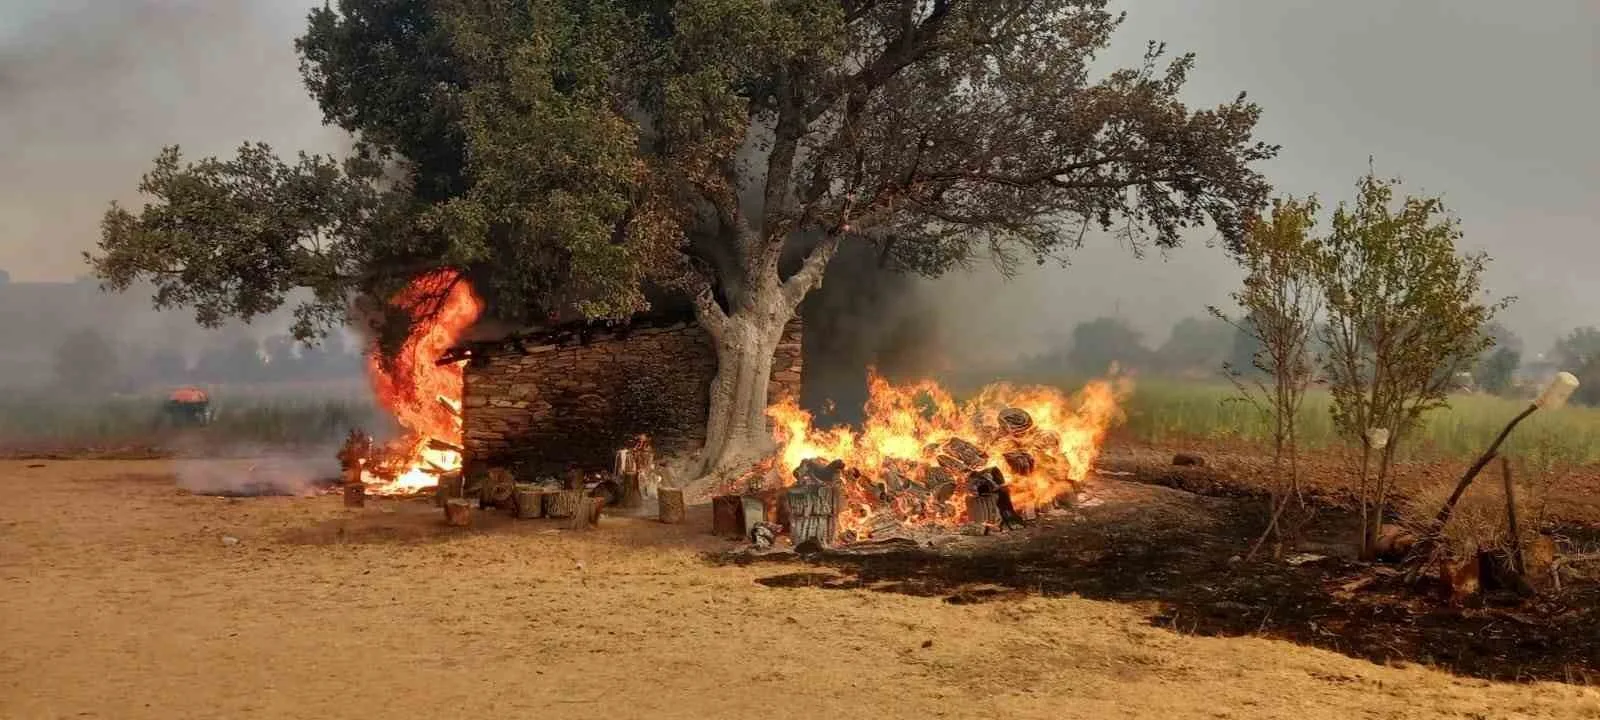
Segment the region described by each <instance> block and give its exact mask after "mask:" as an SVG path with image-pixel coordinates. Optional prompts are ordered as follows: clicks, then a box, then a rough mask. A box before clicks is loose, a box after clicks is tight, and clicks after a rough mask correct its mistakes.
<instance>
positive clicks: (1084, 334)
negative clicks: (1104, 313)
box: [1067, 317, 1150, 375]
mask: <svg viewBox="0 0 1600 720" xmlns="http://www.w3.org/2000/svg"><path fill="white" fill-rule="evenodd" d="M1149 357H1150V350H1149V348H1146V347H1145V346H1144V338H1143V337H1142V336H1141V335H1140V334H1139V331H1138V330H1135V329H1134V328H1133V326H1132V325H1129V324H1128V321H1126V320H1123V319H1122V318H1114V317H1099V318H1095V319H1093V320H1090V321H1088V322H1081V323H1078V325H1077V326H1076V327H1074V328H1072V345H1071V346H1070V347H1069V348H1068V349H1067V364H1068V366H1069V367H1071V368H1072V370H1073V372H1079V373H1088V374H1091V375H1094V374H1099V373H1103V372H1105V371H1106V370H1107V369H1108V368H1110V367H1111V366H1112V365H1113V364H1115V365H1118V366H1121V367H1125V368H1126V367H1134V368H1137V367H1142V366H1144V365H1145V364H1146V363H1147V362H1148V361H1149Z"/></svg>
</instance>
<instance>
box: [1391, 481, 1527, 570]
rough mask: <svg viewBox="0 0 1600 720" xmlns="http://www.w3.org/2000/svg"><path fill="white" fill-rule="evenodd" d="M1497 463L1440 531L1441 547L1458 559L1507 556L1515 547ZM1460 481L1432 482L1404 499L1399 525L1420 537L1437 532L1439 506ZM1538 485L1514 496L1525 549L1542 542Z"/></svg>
mask: <svg viewBox="0 0 1600 720" xmlns="http://www.w3.org/2000/svg"><path fill="white" fill-rule="evenodd" d="M1491 474H1493V475H1498V474H1499V469H1498V467H1497V466H1496V465H1495V464H1491V465H1490V467H1488V468H1485V469H1484V472H1483V475H1480V476H1479V477H1478V480H1477V481H1476V482H1474V483H1473V485H1472V486H1471V487H1469V488H1467V491H1466V493H1465V494H1463V495H1462V496H1461V499H1460V501H1458V502H1457V503H1456V506H1455V509H1454V510H1453V511H1452V512H1451V515H1450V520H1449V522H1447V523H1446V524H1445V526H1444V529H1443V531H1442V533H1441V542H1442V545H1443V547H1442V549H1443V550H1444V551H1445V552H1446V553H1447V554H1448V555H1449V556H1450V557H1453V558H1458V559H1459V558H1469V557H1475V556H1476V554H1477V553H1478V552H1479V551H1484V552H1490V553H1494V554H1497V555H1501V556H1507V555H1508V553H1509V552H1510V550H1511V547H1512V542H1511V540H1512V534H1511V523H1510V519H1509V517H1508V515H1507V513H1506V505H1507V503H1506V493H1505V485H1504V484H1503V482H1501V481H1500V478H1498V477H1490V475H1491ZM1455 486H1456V483H1455V482H1441V481H1431V482H1427V483H1425V484H1423V485H1422V486H1421V487H1419V488H1417V489H1415V490H1413V491H1412V492H1411V493H1410V494H1409V495H1408V496H1407V497H1404V498H1402V499H1401V501H1400V502H1399V503H1398V504H1397V506H1396V508H1395V509H1396V510H1397V511H1398V514H1399V516H1400V525H1402V526H1403V527H1405V528H1406V529H1407V530H1409V531H1410V532H1411V533H1412V534H1414V535H1415V536H1417V537H1422V536H1424V535H1426V534H1428V533H1429V532H1431V531H1432V529H1433V523H1434V520H1435V518H1436V517H1437V516H1438V514H1439V510H1440V508H1442V507H1444V503H1445V501H1446V500H1448V499H1449V497H1450V493H1451V492H1453V491H1454V490H1455ZM1541 490H1542V488H1541V487H1538V486H1529V485H1519V486H1518V487H1517V488H1516V491H1515V493H1514V495H1515V496H1516V507H1517V535H1518V540H1519V541H1520V542H1521V545H1522V547H1524V548H1531V547H1533V545H1534V543H1535V542H1536V541H1537V540H1538V539H1539V538H1540V532H1539V528H1540V527H1541V526H1542V525H1543V520H1544V517H1543V515H1544V508H1545V507H1546V504H1545V496H1544V494H1543V492H1542V491H1541Z"/></svg>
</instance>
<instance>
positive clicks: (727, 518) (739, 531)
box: [711, 495, 744, 538]
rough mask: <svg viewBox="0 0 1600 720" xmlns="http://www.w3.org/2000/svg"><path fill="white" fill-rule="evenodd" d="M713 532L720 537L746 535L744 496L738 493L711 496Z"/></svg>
mask: <svg viewBox="0 0 1600 720" xmlns="http://www.w3.org/2000/svg"><path fill="white" fill-rule="evenodd" d="M711 533H712V534H713V535H716V536H718V537H727V538H739V537H744V498H742V497H740V496H738V495H718V496H716V497H714V498H711Z"/></svg>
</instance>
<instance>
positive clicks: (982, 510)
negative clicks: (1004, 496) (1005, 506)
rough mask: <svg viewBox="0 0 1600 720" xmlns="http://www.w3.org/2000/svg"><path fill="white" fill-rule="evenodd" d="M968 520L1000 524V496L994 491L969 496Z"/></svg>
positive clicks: (979, 523) (985, 523)
mask: <svg viewBox="0 0 1600 720" xmlns="http://www.w3.org/2000/svg"><path fill="white" fill-rule="evenodd" d="M967 521H968V522H971V523H974V524H977V525H996V526H998V525H999V524H1000V496H999V495H996V494H994V493H984V494H981V495H968V496H967Z"/></svg>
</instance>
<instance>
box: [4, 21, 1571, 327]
mask: <svg viewBox="0 0 1600 720" xmlns="http://www.w3.org/2000/svg"><path fill="white" fill-rule="evenodd" d="M312 4H313V3H311V2H309V1H308V0H284V1H281V2H278V1H273V2H266V1H258V2H250V1H248V0H123V1H122V2H118V3H103V2H92V1H91V0H0V98H3V100H0V137H3V138H4V139H5V140H4V141H3V142H0V269H4V270H6V271H8V272H9V273H10V275H11V277H12V280H13V281H18V282H28V281H60V280H70V279H73V278H75V277H79V276H81V275H83V274H84V273H85V272H86V270H87V268H86V267H85V266H84V265H83V263H82V260H81V253H82V252H83V251H84V250H87V249H90V248H91V247H92V246H93V244H94V241H95V239H96V238H97V236H98V223H99V220H100V216H101V214H102V213H103V212H104V210H105V207H106V204H107V203H108V202H110V201H111V200H113V199H116V200H120V201H122V202H125V203H137V202H138V201H139V199H138V196H137V194H136V193H135V186H136V184H137V182H138V179H139V175H140V174H141V173H142V172H144V171H145V170H146V169H147V168H148V166H149V164H150V161H151V159H152V158H153V157H154V156H155V154H156V152H157V151H158V150H159V149H160V147H161V146H163V145H168V144H180V145H182V146H183V147H184V149H185V152H186V154H188V155H189V156H191V157H200V156H203V155H209V154H229V153H231V152H232V150H233V149H234V148H235V147H237V145H238V144H239V143H240V142H242V141H246V140H263V141H266V142H269V143H271V144H272V145H273V146H274V147H275V148H276V149H277V150H279V151H280V152H282V153H285V154H292V153H293V152H295V151H299V150H306V151H311V152H338V151H340V150H341V149H342V148H343V147H345V146H346V144H347V140H346V138H344V137H343V135H342V133H340V132H339V131H337V130H333V129H329V128H326V127H323V126H322V125H321V121H320V120H321V118H320V113H319V111H318V109H317V108H316V106H315V103H314V102H313V101H312V100H311V99H310V98H309V97H308V96H307V95H306V93H305V91H304V89H303V88H302V86H301V84H300V77H299V74H298V70H297V61H296V58H295V56H294V52H293V47H292V40H293V38H294V37H296V36H297V35H298V34H299V33H300V32H301V31H302V30H303V26H304V18H305V13H306V11H307V10H308V9H309V8H310V7H311V5H312ZM1113 4H1114V5H1116V6H1121V7H1123V8H1125V9H1127V11H1128V21H1127V23H1126V24H1125V25H1124V26H1123V28H1122V30H1121V31H1119V34H1118V42H1119V45H1118V46H1117V47H1116V48H1115V51H1114V52H1113V53H1112V54H1111V57H1108V58H1106V60H1107V62H1108V63H1112V62H1114V63H1118V64H1127V63H1130V62H1134V61H1136V60H1137V57H1138V54H1139V52H1141V51H1142V49H1143V45H1144V43H1145V41H1147V40H1160V41H1164V42H1166V43H1167V44H1168V46H1169V48H1170V49H1171V50H1172V51H1174V52H1194V53H1196V54H1197V56H1198V69H1197V72H1196V73H1195V74H1194V76H1193V78H1192V80H1191V87H1190V97H1191V99H1192V101H1193V102H1194V103H1196V104H1215V103H1218V102H1222V101H1225V100H1227V99H1229V98H1231V97H1232V96H1233V95H1234V94H1235V93H1237V92H1238V91H1240V90H1245V91H1247V92H1249V94H1250V96H1251V97H1252V99H1254V100H1255V101H1257V102H1258V103H1260V104H1261V105H1262V107H1263V109H1264V118H1263V120H1262V123H1261V126H1260V128H1259V136H1260V137H1261V138H1262V139H1263V140H1266V141H1268V142H1274V143H1279V144H1281V145H1282V146H1283V151H1282V154H1281V156H1280V157H1279V158H1278V159H1277V160H1275V161H1274V162H1272V163H1271V164H1269V165H1267V166H1266V167H1265V170H1266V171H1267V173H1268V175H1269V177H1270V178H1271V179H1272V180H1273V182H1274V183H1275V184H1276V185H1277V189H1278V192H1280V193H1293V194H1297V195H1304V194H1307V193H1317V194H1319V195H1320V196H1321V197H1322V199H1323V201H1324V205H1325V206H1329V207H1331V206H1332V205H1333V204H1334V203H1336V202H1337V201H1339V200H1341V199H1344V198H1346V197H1348V196H1349V195H1350V194H1351V188H1352V186H1353V183H1354V181H1355V180H1356V178H1357V177H1358V176H1359V175H1360V174H1361V173H1362V172H1364V171H1365V170H1366V165H1367V159H1368V156H1369V155H1371V156H1374V157H1375V159H1376V167H1377V170H1378V171H1379V173H1380V174H1384V175H1398V176H1400V177H1402V178H1403V179H1404V180H1405V181H1406V187H1407V189H1408V190H1409V191H1411V192H1427V193H1442V194H1444V195H1445V197H1446V200H1447V202H1448V203H1449V204H1450V206H1451V207H1452V209H1453V210H1454V211H1455V212H1456V213H1457V214H1458V215H1459V216H1460V217H1461V218H1462V221H1463V225H1464V229H1465V232H1466V239H1465V249H1468V250H1479V249H1481V250H1484V251H1487V252H1489V253H1490V254H1491V255H1492V256H1494V262H1493V264H1492V266H1491V269H1490V272H1489V275H1488V283H1489V290H1490V291H1491V292H1492V293H1494V294H1495V295H1514V296H1517V297H1518V298H1519V300H1518V301H1517V303H1516V304H1515V305H1513V306H1512V308H1511V309H1510V310H1508V311H1507V312H1506V314H1505V315H1504V320H1505V322H1506V323H1507V324H1508V325H1509V326H1510V327H1511V328H1512V329H1513V330H1514V331H1516V332H1517V333H1519V334H1520V335H1522V336H1523V338H1524V339H1525V340H1526V341H1527V344H1528V349H1529V350H1530V351H1531V352H1539V351H1542V350H1543V349H1545V348H1547V347H1548V346H1549V343H1550V342H1551V341H1553V340H1554V339H1555V338H1556V337H1557V336H1559V335H1560V334H1563V333H1565V332H1567V331H1568V330H1570V329H1571V328H1573V327H1576V326H1582V325H1590V324H1596V325H1600V311H1596V310H1595V308H1600V286H1597V285H1596V284H1595V283H1592V282H1590V278H1591V277H1592V274H1593V271H1591V270H1589V268H1591V267H1600V243H1596V242H1594V240H1596V239H1597V238H1600V143H1596V142H1595V141H1594V139H1593V128H1594V127H1596V126H1600V82H1597V81H1600V77H1597V70H1596V68H1597V67H1600V5H1596V4H1595V3H1593V2H1591V0H1544V1H1543V2H1541V3H1538V12H1527V11H1526V10H1525V8H1527V7H1528V6H1521V7H1519V6H1516V5H1514V4H1507V3H1496V2H1489V1H1488V0H1411V1H1409V2H1405V3H1385V2H1379V1H1378V0H1360V1H1358V2H1347V3H1337V4H1335V3H1318V2H1314V1H1313V0H1271V1H1269V0H1217V1H1216V2H1211V3H1203V4H1202V3H1192V2H1186V1H1185V0H1145V1H1143V2H1138V3H1134V2H1128V1H1126V0H1124V1H1122V2H1114V3H1113ZM1205 241H1206V236H1205V235H1204V234H1201V235H1199V236H1197V237H1196V238H1195V239H1194V240H1193V241H1192V242H1190V243H1189V244H1188V245H1186V246H1185V247H1183V248H1181V249H1179V250H1176V251H1173V252H1171V253H1168V254H1165V255H1164V256H1163V255H1162V254H1159V253H1151V254H1149V255H1147V256H1146V257H1144V258H1142V259H1139V258H1136V257H1135V256H1134V254H1133V252H1132V251H1131V249H1130V248H1127V247H1124V246H1120V245H1119V244H1118V243H1117V241H1115V240H1114V239H1112V238H1110V237H1105V236H1091V237H1089V238H1088V239H1087V241H1086V246H1085V247H1084V248H1083V249H1082V250H1080V251H1078V252H1076V253H1074V254H1073V255H1072V257H1071V260H1072V262H1071V264H1070V265H1069V266H1068V267H1065V268H1060V267H1055V266H1047V267H1044V268H1030V269H1029V270H1028V271H1027V272H1024V273H1023V274H1022V275H1021V276H1019V277H1018V278H1016V279H1015V280H1013V281H1012V282H1010V283H1008V284H1005V285H999V281H998V280H997V279H996V278H995V277H994V276H993V273H992V272H990V271H988V270H985V269H982V268H980V269H978V270H977V271H975V272H972V273H966V274H957V275H953V276H949V277H947V278H944V279H942V280H939V281H935V282H932V283H921V284H920V286H919V287H920V290H921V296H922V297H924V298H927V300H928V302H932V303H936V305H937V307H938V312H939V315H940V317H941V319H947V320H949V321H950V322H956V323H960V324H961V325H963V326H965V327H968V328H984V329H985V331H984V334H983V336H982V337H979V338H968V340H970V341H973V342H974V343H979V344H991V345H993V344H999V345H1004V346H1007V347H1013V348H1016V349H1018V350H1020V351H1029V350H1034V349H1037V347H1036V346H1037V345H1038V344H1039V343H1041V342H1044V341H1046V340H1049V339H1052V338H1054V337H1059V336H1061V335H1064V334H1066V332H1067V331H1068V330H1070V328H1071V326H1072V325H1073V324H1075V323H1077V322H1080V321H1083V320H1088V319H1092V318H1094V317H1097V316H1101V315H1107V314H1118V315H1120V316H1122V317H1124V318H1126V319H1128V320H1130V321H1131V322H1133V324H1134V325H1135V326H1136V327H1138V328H1139V329H1140V330H1142V331H1143V332H1144V333H1145V335H1146V339H1147V341H1148V342H1149V343H1150V344H1157V343H1159V342H1160V341H1161V340H1162V339H1163V338H1164V337H1165V336H1166V334H1167V330H1168V329H1169V328H1170V327H1171V325H1172V324H1173V323H1174V322H1176V321H1177V320H1179V319H1182V318H1183V317H1186V316H1195V315H1202V314H1204V308H1205V306H1206V305H1208V304H1225V303H1226V301H1227V293H1228V292H1229V291H1230V290H1231V289H1232V288H1233V286H1234V284H1235V283H1236V282H1237V279H1238V274H1237V271H1236V270H1235V269H1234V268H1233V267H1232V265H1231V263H1230V262H1229V261H1228V259H1227V258H1226V257H1225V256H1224V254H1223V253H1222V252H1221V251H1220V250H1218V249H1216V248H1212V247H1208V246H1207V245H1206V242H1205ZM129 301H130V302H139V303H147V302H148V298H145V297H138V298H129ZM0 312H4V308H0ZM1006 319H1009V320H1011V321H1006Z"/></svg>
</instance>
